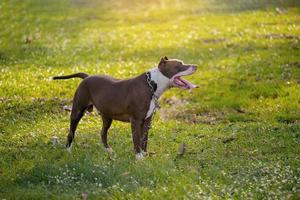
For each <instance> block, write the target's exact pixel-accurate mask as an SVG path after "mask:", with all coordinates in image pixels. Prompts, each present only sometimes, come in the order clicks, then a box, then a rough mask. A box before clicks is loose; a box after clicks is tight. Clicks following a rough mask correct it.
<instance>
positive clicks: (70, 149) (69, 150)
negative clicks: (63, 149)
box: [67, 145, 72, 153]
mask: <svg viewBox="0 0 300 200" xmlns="http://www.w3.org/2000/svg"><path fill="white" fill-rule="evenodd" d="M67 151H68V152H69V153H71V152H72V145H71V146H69V147H67Z"/></svg>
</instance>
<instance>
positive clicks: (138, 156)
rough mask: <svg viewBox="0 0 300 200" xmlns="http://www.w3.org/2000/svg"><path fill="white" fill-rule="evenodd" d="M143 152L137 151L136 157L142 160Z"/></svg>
mask: <svg viewBox="0 0 300 200" xmlns="http://www.w3.org/2000/svg"><path fill="white" fill-rule="evenodd" d="M143 157H144V156H143V153H137V154H135V159H136V160H142V159H143Z"/></svg>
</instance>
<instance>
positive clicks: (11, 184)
mask: <svg viewBox="0 0 300 200" xmlns="http://www.w3.org/2000/svg"><path fill="white" fill-rule="evenodd" d="M299 11H300V10H299V3H298V2H297V1H292V0H290V1H275V0H274V1H258V0H251V1H245V0H226V1H219V0H214V1H206V0H203V1H194V0H189V1H171V0H151V1H138V0H135V1H125V0H122V1H116V0H109V1H96V0H89V1H83V0H71V1H68V0H63V1H56V0H55V1H31V0H26V1H1V2H0V72H1V73H0V117H1V120H0V155H1V158H0V185H1V187H0V198H5V199H17V198H25V199H41V198H50V199H51V198H53V199H57V198H62V199H70V198H81V196H82V195H85V193H86V194H87V195H88V198H92V199H205V198H214V199H222V198H229V199H231V198H233V199H235V198H236V199H261V198H270V199H298V198H299V177H300V171H299V168H300V165H299V163H300V160H299V159H300V158H299V155H298V154H299V153H298V152H299V151H300V149H299V142H300V140H299V132H300V126H299V121H300V105H299V97H300V87H299V81H300V71H299V70H300V68H299V65H300V63H299V58H300V51H299V40H300V36H299V35H300V26H299V24H300V18H299ZM165 55H166V56H168V57H171V58H179V59H182V60H184V61H185V62H188V63H195V64H197V65H198V66H199V68H198V71H197V72H196V73H195V74H194V75H193V76H190V77H188V79H189V80H191V81H192V82H193V83H196V84H197V85H199V86H200V88H198V89H197V90H194V91H193V92H192V93H191V94H190V93H188V92H187V91H181V90H178V89H172V90H170V91H167V92H166V93H165V94H164V95H163V97H162V99H161V105H162V107H163V109H162V110H161V111H159V112H158V113H157V114H156V116H155V118H154V121H153V127H152V129H151V131H150V146H149V150H150V151H151V152H155V154H153V155H152V156H150V157H148V158H146V159H144V160H143V161H141V162H136V161H135V159H134V155H133V153H132V142H131V133H130V125H129V124H124V123H121V122H114V123H113V125H112V128H111V129H110V133H109V142H110V144H111V145H112V147H113V149H114V150H115V156H113V157H110V156H109V155H107V154H106V152H105V151H104V149H103V147H102V144H101V143H100V138H99V131H100V129H101V120H100V118H99V117H98V116H97V114H96V113H92V114H90V115H87V116H85V117H84V118H83V120H82V121H81V123H80V125H79V127H78V132H77V135H76V139H75V142H74V148H73V152H72V154H67V153H66V152H65V150H64V148H63V145H64V143H65V138H66V135H67V132H68V126H69V112H67V111H64V110H63V109H62V106H63V105H71V99H72V96H73V93H74V91H75V89H76V87H77V85H78V84H79V82H80V80H66V81H52V80H51V77H52V76H54V75H60V74H69V73H74V72H79V71H83V72H87V73H89V74H108V75H112V76H115V77H118V78H128V77H133V76H136V75H138V74H140V73H142V72H144V71H145V70H148V69H150V68H152V67H154V66H156V65H157V63H158V61H159V59H160V57H162V56H165ZM53 136H57V137H58V138H59V140H60V142H61V145H58V146H53V145H52V139H53ZM228 139H229V140H228ZM231 139H232V141H231ZM224 141H230V142H224ZM182 143H185V144H186V145H187V151H186V153H185V154H184V155H183V156H181V157H180V156H179V157H178V155H177V150H178V147H179V146H180V145H181V144H182Z"/></svg>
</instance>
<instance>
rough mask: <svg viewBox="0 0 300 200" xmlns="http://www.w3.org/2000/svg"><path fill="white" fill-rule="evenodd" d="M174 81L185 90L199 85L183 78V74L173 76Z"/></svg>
mask: <svg viewBox="0 0 300 200" xmlns="http://www.w3.org/2000/svg"><path fill="white" fill-rule="evenodd" d="M173 83H174V85H176V86H177V87H180V88H182V89H185V90H190V89H194V88H196V87H198V86H197V85H194V84H192V83H191V82H189V81H187V80H185V79H183V78H182V77H181V76H175V77H174V78H173Z"/></svg>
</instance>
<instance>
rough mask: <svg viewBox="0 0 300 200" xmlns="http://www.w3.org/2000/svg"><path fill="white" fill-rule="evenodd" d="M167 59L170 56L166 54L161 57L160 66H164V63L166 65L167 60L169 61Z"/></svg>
mask: <svg viewBox="0 0 300 200" xmlns="http://www.w3.org/2000/svg"><path fill="white" fill-rule="evenodd" d="M167 60H168V58H167V56H165V57H162V58H161V59H160V61H159V64H158V65H159V66H163V65H165V64H166V62H167Z"/></svg>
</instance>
